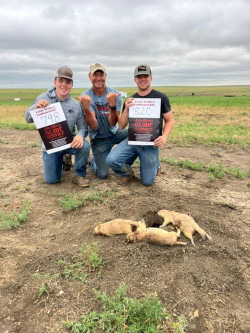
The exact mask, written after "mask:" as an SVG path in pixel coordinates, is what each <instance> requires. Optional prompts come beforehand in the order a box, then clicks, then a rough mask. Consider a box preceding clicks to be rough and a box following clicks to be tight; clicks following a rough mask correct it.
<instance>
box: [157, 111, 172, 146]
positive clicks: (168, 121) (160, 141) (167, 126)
mask: <svg viewBox="0 0 250 333" xmlns="http://www.w3.org/2000/svg"><path fill="white" fill-rule="evenodd" d="M162 117H163V119H164V128H163V133H162V135H161V136H158V138H157V139H155V141H154V144H155V146H156V147H159V148H161V147H163V146H164V145H165V143H166V141H167V138H168V136H169V134H170V132H171V130H172V127H173V120H172V113H171V111H170V112H167V113H163V114H162Z"/></svg>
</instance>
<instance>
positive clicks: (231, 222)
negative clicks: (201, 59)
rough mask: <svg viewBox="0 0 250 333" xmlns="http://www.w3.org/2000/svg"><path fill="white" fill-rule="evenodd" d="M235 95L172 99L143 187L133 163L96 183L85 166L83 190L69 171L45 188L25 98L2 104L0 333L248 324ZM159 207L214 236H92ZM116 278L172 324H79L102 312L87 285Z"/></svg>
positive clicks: (242, 142)
mask: <svg viewBox="0 0 250 333" xmlns="http://www.w3.org/2000/svg"><path fill="white" fill-rule="evenodd" d="M248 88H249V87H248ZM193 89H194V88H193ZM235 91H236V90H233V92H232V91H230V92H229V91H226V90H224V91H222V93H221V94H220V96H219V95H218V96H215V97H211V96H210V99H209V96H205V94H204V92H203V95H204V96H203V99H202V98H201V96H187V97H185V96H184V97H183V96H182V95H181V94H180V95H179V97H174V96H173V97H172V101H173V102H172V110H173V118H174V121H175V127H174V129H173V131H172V133H171V136H170V138H169V141H168V142H167V144H166V145H165V147H164V148H163V149H161V150H160V161H161V173H160V175H159V176H157V178H156V181H155V183H154V184H153V185H152V186H150V187H146V186H144V185H142V184H141V182H140V172H139V167H140V166H139V162H137V163H136V164H135V166H134V167H133V169H134V171H135V175H136V178H135V179H133V180H132V181H131V182H130V183H128V184H127V185H126V186H123V187H120V186H118V185H117V178H116V175H115V174H114V173H112V172H111V171H110V175H109V177H108V178H107V179H103V180H100V179H98V178H96V176H95V175H94V174H93V172H92V171H91V170H90V169H88V172H87V178H88V179H89V180H90V184H91V186H90V187H89V188H85V189H79V188H77V187H76V185H74V184H73V183H72V181H71V180H72V176H73V171H72V170H70V171H65V172H64V174H63V177H62V180H61V182H60V183H58V184H55V185H48V184H46V183H44V181H43V170H42V159H41V147H40V137H39V134H38V132H37V131H36V130H35V129H34V128H33V127H32V125H28V126H29V127H26V124H25V122H24V120H23V115H24V112H25V110H26V108H27V107H28V105H18V103H16V104H14V103H9V104H11V105H7V103H5V102H4V103H3V104H1V101H0V115H1V121H0V162H1V163H0V226H1V229H0V291H1V293H0V308H1V314H0V332H1V333H2V332H3V333H14V332H18V333H34V332H35V333H44V332H49V333H54V332H60V333H61V332H65V333H66V332H71V331H72V332H138V333H139V332H151V333H153V332H155V333H156V332H170V333H171V332H173V333H177V332H179V333H180V332H191V333H247V332H249V331H250V323H249V304H250V302H249V251H248V250H249V208H250V200H249V199H250V195H249V185H250V180H249V176H250V172H249V160H250V159H249V116H250V115H249V106H248V105H249V104H247V102H246V100H248V101H249V92H248V95H247V89H246V90H244V91H243V92H242V91H240V90H237V93H235ZM248 91H249V90H248ZM165 92H166V93H167V94H168V91H167V88H165ZM190 92H192V90H191V89H190V91H189V95H190ZM171 93H172V95H174V92H172V91H171ZM77 94H78V92H77V93H76V95H77ZM210 94H211V92H210ZM0 95H1V94H0ZM224 95H235V97H225V96H224ZM196 97H197V98H200V100H201V102H199V103H197V100H196V101H194V99H195V98H196ZM219 97H220V98H221V99H218V98H219ZM185 98H187V99H186V101H185ZM192 98H193V100H192ZM234 98H236V99H238V100H239V102H237V103H236V102H234ZM215 99H217V102H216V101H215ZM30 100H32V98H30ZM170 100H171V97H170ZM189 100H190V101H189ZM218 100H219V102H218ZM228 100H229V101H228ZM216 103H217V104H216ZM223 103H224V104H223ZM24 104H25V103H24ZM26 104H28V103H26ZM229 104H230V105H229ZM234 104H235V105H234ZM17 124H19V126H20V128H19V129H17V128H18V126H17ZM27 128H28V129H27ZM161 209H167V210H174V211H177V212H180V213H190V215H191V216H192V217H193V218H194V219H195V221H196V222H197V223H198V224H199V226H200V227H201V228H203V229H204V230H205V231H206V232H207V233H208V234H209V235H210V236H211V237H212V239H213V242H211V241H209V240H208V239H205V240H203V239H202V238H201V237H200V235H199V234H197V233H195V234H194V243H195V246H193V245H192V244H191V242H190V240H188V239H187V238H186V237H185V236H184V235H183V234H181V237H180V238H179V240H180V241H183V242H187V245H186V246H180V245H179V246H178V245H174V246H160V245H155V244H150V243H147V242H138V243H128V242H127V241H126V237H125V235H118V236H113V237H107V236H101V235H98V236H97V235H94V234H93V228H94V227H95V226H96V225H98V224H100V223H103V222H106V221H109V220H112V219H115V218H124V219H131V220H135V221H139V220H141V219H142V218H144V220H145V222H146V224H147V225H148V226H154V227H159V226H160V225H161V224H162V222H163V221H162V219H161V218H160V217H159V216H158V215H157V212H158V211H159V210H161ZM169 227H171V226H169ZM92 246H93V247H92ZM91 247H92V250H90V251H89V248H91ZM88 251H89V253H90V254H91V255H92V256H89V257H88V260H87V261H86V255H85V254H86V252H88ZM95 251H96V252H97V253H98V258H99V259H101V263H100V262H98V264H96V266H95V267H94V265H93V262H94V259H93V255H94V254H95V253H94V252H95ZM95 260H96V256H95ZM96 262H97V260H96ZM121 285H125V286H126V295H127V297H128V298H130V299H137V300H142V299H145V298H146V299H152V298H153V297H157V299H158V301H159V302H160V304H161V305H162V311H163V312H164V313H167V314H168V315H169V316H170V317H169V319H168V320H165V321H164V320H163V317H162V321H160V322H159V323H158V324H157V325H155V327H154V328H151V330H148V331H145V330H137V331H136V330H132V329H131V326H132V324H131V326H130V325H129V324H128V322H129V321H127V322H126V325H125V324H124V326H123V330H120V331H117V330H115V329H114V330H112V328H111V329H110V330H108V329H104V328H102V325H101V324H100V325H99V327H97V329H96V330H95V331H94V330H93V329H91V328H89V329H88V328H87V324H86V322H85V324H84V325H85V326H84V325H81V324H80V323H82V321H83V319H82V316H90V314H91V313H92V312H93V311H96V313H101V312H102V311H103V308H102V305H101V302H100V299H97V297H96V295H95V292H94V290H96V291H98V292H105V293H106V294H107V295H108V296H110V297H112V296H113V295H115V293H117V290H118V289H119V287H120V286H121ZM124 307H125V305H124ZM117 316H118V315H116V314H114V318H115V317H117ZM92 317H93V316H92ZM137 317H139V314H138V315H137ZM114 318H113V320H115V319H114ZM148 318H150V314H148ZM84 327H85V330H84ZM111 327H112V322H111Z"/></svg>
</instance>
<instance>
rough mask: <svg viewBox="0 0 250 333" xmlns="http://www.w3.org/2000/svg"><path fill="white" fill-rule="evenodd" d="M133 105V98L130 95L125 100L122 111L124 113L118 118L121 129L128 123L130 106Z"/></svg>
mask: <svg viewBox="0 0 250 333" xmlns="http://www.w3.org/2000/svg"><path fill="white" fill-rule="evenodd" d="M132 105H133V98H132V97H129V98H128V99H126V101H125V107H124V110H123V111H122V114H121V115H120V117H119V118H118V124H119V128H120V129H124V128H125V127H126V126H127V125H128V116H129V108H130V106H132Z"/></svg>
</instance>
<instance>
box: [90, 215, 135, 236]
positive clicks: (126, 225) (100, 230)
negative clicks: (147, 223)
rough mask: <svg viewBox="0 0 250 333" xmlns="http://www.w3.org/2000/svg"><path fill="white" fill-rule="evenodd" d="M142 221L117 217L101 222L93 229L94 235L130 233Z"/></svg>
mask: <svg viewBox="0 0 250 333" xmlns="http://www.w3.org/2000/svg"><path fill="white" fill-rule="evenodd" d="M139 225H140V222H136V221H132V220H124V219H115V220H111V221H109V222H105V223H101V224H99V225H98V226H96V227H95V228H94V230H93V234H94V235H105V236H114V235H121V234H126V235H127V234H129V233H131V232H132V231H133V227H134V229H135V228H137V227H139Z"/></svg>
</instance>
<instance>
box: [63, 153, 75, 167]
mask: <svg viewBox="0 0 250 333" xmlns="http://www.w3.org/2000/svg"><path fill="white" fill-rule="evenodd" d="M72 166H73V163H72V159H71V155H70V154H64V155H63V170H64V171H69V170H70V169H71V168H72Z"/></svg>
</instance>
